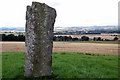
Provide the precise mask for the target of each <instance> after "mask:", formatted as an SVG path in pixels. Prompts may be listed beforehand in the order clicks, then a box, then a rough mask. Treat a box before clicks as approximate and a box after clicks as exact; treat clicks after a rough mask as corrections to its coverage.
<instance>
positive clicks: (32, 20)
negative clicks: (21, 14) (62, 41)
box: [24, 2, 56, 77]
mask: <svg viewBox="0 0 120 80" xmlns="http://www.w3.org/2000/svg"><path fill="white" fill-rule="evenodd" d="M55 18H56V11H55V9H53V8H51V7H49V6H48V5H46V4H44V3H38V2H33V3H32V6H27V11H26V40H25V44H26V53H25V63H24V64H25V65H24V69H25V76H33V77H39V76H48V75H51V71H52V70H51V65H52V47H53V29H54V27H53V26H54V22H55Z"/></svg>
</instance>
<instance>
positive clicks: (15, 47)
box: [0, 42, 118, 54]
mask: <svg viewBox="0 0 120 80" xmlns="http://www.w3.org/2000/svg"><path fill="white" fill-rule="evenodd" d="M0 45H2V47H0V50H1V49H2V52H16V51H25V42H0ZM53 52H82V53H101V54H118V44H101V43H75V42H54V43H53Z"/></svg>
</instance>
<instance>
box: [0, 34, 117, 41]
mask: <svg viewBox="0 0 120 80" xmlns="http://www.w3.org/2000/svg"><path fill="white" fill-rule="evenodd" d="M91 40H93V41H111V40H109V39H102V38H101V37H94V38H93V39H90V38H89V37H87V36H82V37H81V38H77V37H75V38H73V37H71V36H54V37H53V41H91ZM117 40H118V37H114V39H113V40H112V41H117ZM0 41H25V36H24V35H21V34H19V35H14V34H9V35H6V34H0Z"/></svg>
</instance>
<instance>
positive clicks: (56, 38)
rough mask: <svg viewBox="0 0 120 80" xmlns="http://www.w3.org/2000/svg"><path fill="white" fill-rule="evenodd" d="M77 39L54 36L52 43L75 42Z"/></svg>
mask: <svg viewBox="0 0 120 80" xmlns="http://www.w3.org/2000/svg"><path fill="white" fill-rule="evenodd" d="M77 40H79V39H78V38H72V37H71V36H54V37H53V41H77Z"/></svg>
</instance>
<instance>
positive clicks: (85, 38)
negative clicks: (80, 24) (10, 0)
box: [81, 36, 89, 41]
mask: <svg viewBox="0 0 120 80" xmlns="http://www.w3.org/2000/svg"><path fill="white" fill-rule="evenodd" d="M81 40H82V41H89V37H87V36H82V37H81Z"/></svg>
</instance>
